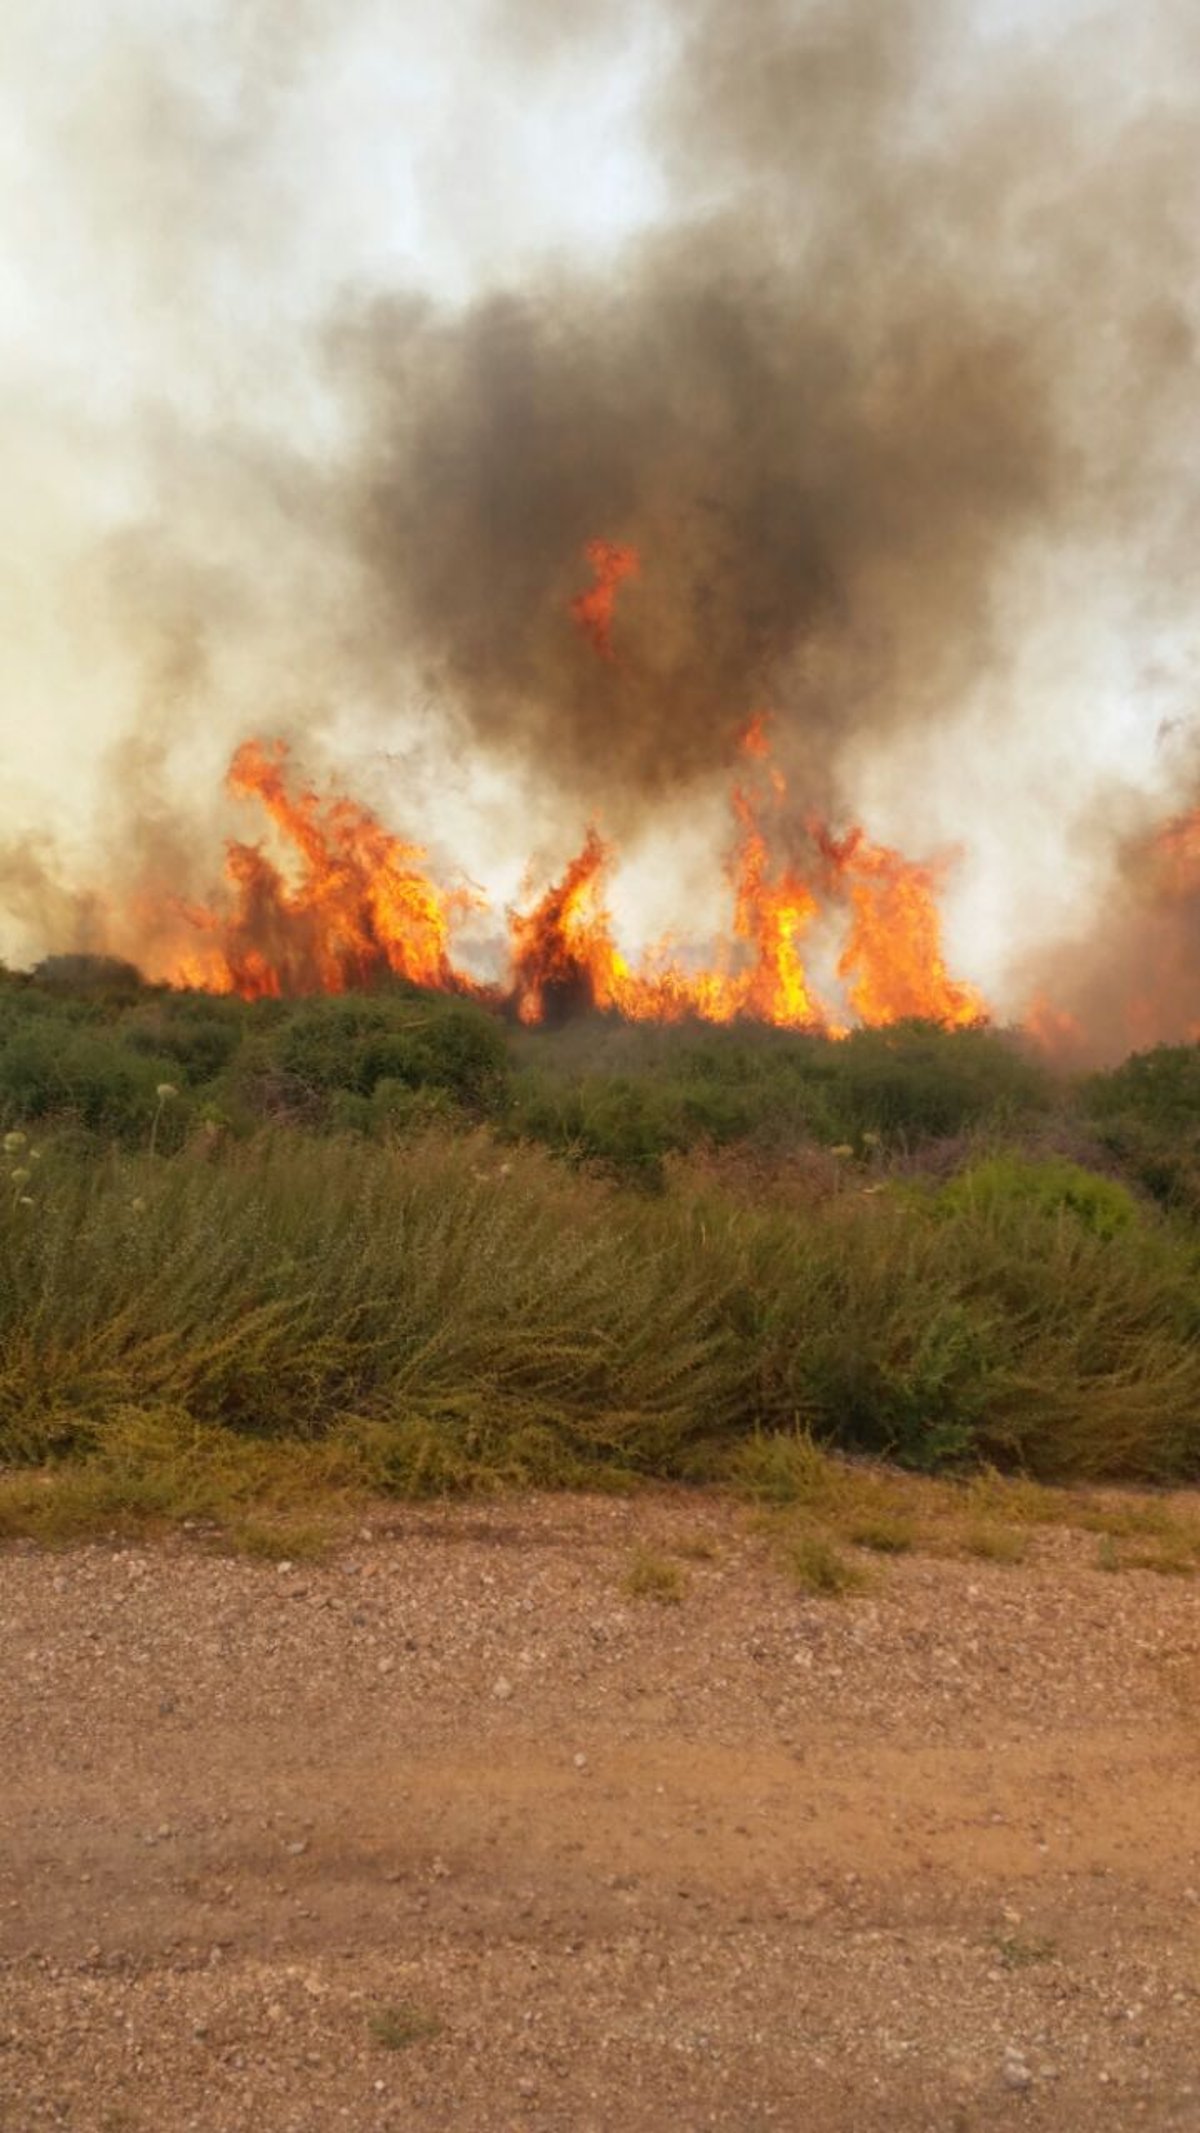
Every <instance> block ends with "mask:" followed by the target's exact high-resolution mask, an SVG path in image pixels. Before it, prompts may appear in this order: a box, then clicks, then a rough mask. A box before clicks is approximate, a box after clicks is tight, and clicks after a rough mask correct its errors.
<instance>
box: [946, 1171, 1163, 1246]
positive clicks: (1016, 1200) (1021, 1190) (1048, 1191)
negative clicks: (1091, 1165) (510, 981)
mask: <svg viewBox="0 0 1200 2133" xmlns="http://www.w3.org/2000/svg"><path fill="white" fill-rule="evenodd" d="M935 1204H936V1206H937V1208H938V1209H939V1211H940V1212H941V1213H942V1214H944V1215H951V1216H953V1215H961V1214H963V1213H965V1212H969V1211H972V1210H976V1211H978V1212H979V1213H981V1214H983V1215H984V1216H999V1217H1003V1216H1004V1215H1005V1214H1006V1213H1008V1212H1010V1211H1011V1212H1013V1213H1017V1214H1020V1213H1021V1212H1023V1211H1028V1212H1029V1213H1031V1214H1039V1213H1040V1214H1044V1215H1047V1216H1058V1215H1066V1216H1068V1217H1069V1218H1070V1219H1071V1220H1073V1221H1075V1222H1078V1223H1079V1224H1080V1226H1081V1227H1082V1228H1083V1229H1085V1230H1087V1232H1088V1233H1089V1235H1091V1236H1093V1237H1116V1236H1119V1234H1120V1232H1121V1231H1122V1230H1125V1229H1129V1228H1131V1227H1132V1226H1133V1225H1134V1224H1135V1223H1136V1222H1137V1221H1138V1220H1139V1209H1138V1205H1137V1202H1136V1200H1135V1199H1134V1198H1133V1195H1132V1193H1130V1192H1129V1191H1128V1190H1127V1188H1126V1187H1125V1186H1124V1185H1118V1184H1115V1183H1114V1182H1113V1180H1112V1179H1111V1178H1102V1177H1097V1175H1096V1173H1095V1172H1094V1171H1091V1170H1084V1169H1083V1167H1082V1165H1080V1164H1079V1163H1068V1162H1065V1161H1063V1160H1062V1159H1061V1158H1055V1157H1051V1158H1049V1159H1047V1160H1043V1161H1040V1162H1031V1161H1029V1160H1028V1159H1026V1158H1024V1157H1022V1156H1018V1155H1011V1154H1010V1155H996V1156H992V1157H990V1158H989V1159H988V1160H987V1161H986V1162H982V1163H975V1164H973V1165H972V1166H971V1168H970V1169H968V1170H964V1171H962V1172H960V1174H959V1175H958V1177H956V1178H954V1179H952V1180H951V1182H950V1183H949V1184H948V1185H944V1186H943V1187H942V1189H941V1191H940V1192H939V1193H938V1195H937V1199H936V1202H935Z"/></svg>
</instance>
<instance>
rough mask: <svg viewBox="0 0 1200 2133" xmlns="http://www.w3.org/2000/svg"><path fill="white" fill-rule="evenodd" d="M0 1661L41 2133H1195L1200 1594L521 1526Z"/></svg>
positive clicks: (191, 1599)
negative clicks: (651, 1585) (675, 1568)
mask: <svg viewBox="0 0 1200 2133" xmlns="http://www.w3.org/2000/svg"><path fill="white" fill-rule="evenodd" d="M639 1546H641V1547H650V1548H654V1549H656V1550H660V1551H664V1552H666V1553H670V1551H672V1550H677V1551H679V1553H678V1554H677V1555H676V1557H675V1559H676V1560H678V1561H679V1562H680V1565H681V1569H682V1573H683V1576H684V1580H685V1587H686V1589H685V1591H684V1595H683V1598H682V1600H681V1602H680V1603H679V1604H677V1605H668V1604H661V1603H660V1602H658V1601H656V1600H655V1599H654V1598H653V1597H644V1598H638V1597H634V1596H633V1595H632V1594H630V1593H629V1592H627V1591H626V1589H625V1585H624V1580H625V1576H626V1573H627V1570H628V1567H629V1563H630V1558H631V1551H632V1550H633V1549H635V1548H636V1547H639ZM0 1626H2V1631H3V1639H4V1652H5V1665H4V1668H3V1672H2V1675H0V1767H2V1775H3V1784H2V1786H0V2127H3V2128H4V2129H5V2133H25V2129H27V2128H28V2129H30V2133H33V2129H41V2128H48V2127H69V2128H72V2129H76V2133H118V2129H120V2133H135V2129H137V2133H143V2129H144V2133H151V2129H153V2133H176V2129H179V2133H184V2129H188V2133H193V2129H194V2133H337V2129H338V2128H339V2127H343V2126H344V2127H347V2128H352V2129H353V2133H401V2129H404V2133H409V2129H412V2128H425V2129H428V2133H451V2129H453V2133H475V2129H478V2133H492V2129H496V2133H500V2129H505V2133H507V2129H513V2133H516V2129H522V2133H526V2129H527V2133H550V2129H556V2133H558V2129H561V2133H568V2129H569V2133H609V2129H613V2128H620V2129H622V2133H641V2129H647V2133H649V2129H656V2133H657V2129H660V2128H661V2129H664V2133H666V2129H670V2133H675V2129H681V2133H683V2129H696V2133H699V2129H701V2128H710V2127H718V2128H722V2129H725V2133H756V2129H767V2128H772V2129H778V2128H795V2129H797V2133H800V2129H803V2133H832V2129H835V2128H836V2129H838V2133H842V2129H845V2133H874V2129H879V2133H882V2129H883V2128H887V2129H889V2133H906V2129H917V2128H922V2129H925V2128H928V2129H929V2133H934V2129H936V2133H973V2129H977V2128H978V2129H984V2128H993V2127H997V2128H998V2127H1004V2128H1008V2127H1020V2128H1031V2129H1032V2128H1051V2127H1052V2128H1055V2129H1056V2133H1072V2129H1075V2128H1080V2129H1083V2128H1086V2129H1088V2133H1103V2129H1105V2128H1111V2129H1112V2133H1126V2129H1128V2128H1138V2127H1146V2128H1162V2129H1166V2128H1200V1767H1198V1766H1200V1623H1198V1620H1197V1612H1196V1600H1195V1597H1194V1588H1193V1587H1192V1586H1191V1585H1190V1584H1189V1583H1187V1582H1186V1581H1180V1580H1175V1579H1167V1578H1160V1577H1155V1576H1153V1575H1151V1574H1149V1573H1147V1572H1130V1573H1123V1574H1121V1575H1119V1576H1114V1575H1109V1574H1105V1572H1104V1571H1103V1570H1102V1569H1100V1568H1098V1567H1096V1547H1095V1542H1094V1541H1093V1540H1087V1539H1084V1538H1082V1537H1072V1536H1069V1535H1064V1534H1050V1535H1048V1536H1042V1537H1040V1538H1039V1541H1038V1545H1037V1549H1036V1551H1035V1554H1034V1556H1033V1558H1032V1559H1031V1560H1030V1561H1029V1562H1028V1563H1026V1564H1024V1565H1022V1566H1019V1567H1001V1566H999V1565H992V1564H982V1563H974V1562H971V1563H963V1562H951V1561H939V1560H914V1559H906V1560H902V1561H897V1562H889V1563H887V1564H886V1565H881V1566H880V1568H879V1570H878V1571H877V1573H876V1574H875V1577H874V1582H873V1585H872V1588H871V1589H870V1590H869V1591H868V1592H867V1593H865V1594H863V1595H860V1596H855V1597H851V1598H846V1599H840V1600H819V1599H813V1598H811V1597H808V1596H806V1595H803V1594H800V1593H797V1591H796V1590H795V1589H794V1587H793V1586H791V1585H789V1583H788V1580H787V1578H786V1576H785V1575H784V1574H783V1572H782V1571H781V1570H780V1569H779V1568H778V1567H777V1565H776V1563H775V1562H774V1561H773V1560H772V1558H771V1555H770V1552H769V1550H768V1547H767V1545H766V1543H765V1541H764V1540H763V1539H762V1538H761V1537H760V1536H757V1535H756V1534H755V1533H754V1532H753V1531H752V1530H751V1529H750V1527H749V1525H748V1522H747V1521H746V1519H745V1517H744V1515H743V1514H742V1513H740V1512H738V1511H736V1510H735V1509H733V1508H731V1507H728V1506H725V1505H722V1504H720V1503H718V1502H714V1501H710V1500H706V1499H700V1500H696V1499H693V1498H685V1497H680V1496H670V1495H664V1496H655V1497H650V1498H642V1499H638V1500H636V1501H634V1502H611V1501H604V1500H581V1499H571V1498H565V1499H564V1498H553V1499H550V1498H547V1499H539V1500H521V1501H516V1502H504V1503H501V1504H497V1505H495V1506H493V1507H490V1508H487V1509H485V1510H482V1511H481V1510H479V1509H476V1508H472V1509H470V1510H463V1509H447V1510H437V1511H432V1512H431V1511H429V1510H425V1509H421V1510H417V1509H412V1510H407V1511H404V1512H401V1513H397V1514H396V1515H395V1516H394V1517H392V1516H389V1518H388V1520H387V1521H386V1522H384V1521H381V1520H379V1521H376V1523H375V1526H374V1529H373V1530H372V1531H371V1532H370V1533H369V1534H366V1533H364V1534H363V1535H362V1536H361V1537H360V1538H359V1539H358V1540H357V1541H356V1542H355V1543H354V1544H353V1545H352V1546H351V1547H349V1548H348V1549H345V1550H343V1551H342V1552H341V1553H339V1554H337V1555H336V1556H334V1557H333V1558H332V1559H331V1560H329V1561H327V1562H325V1563H323V1564H321V1565H319V1566H312V1565H309V1564H299V1563H297V1564H295V1565H292V1566H287V1565H284V1566H276V1565H275V1564H273V1563H257V1562H251V1561H245V1560H231V1559H228V1558H223V1557H220V1556H217V1555H214V1554H212V1553H210V1552H206V1550H205V1549H204V1547H203V1546H202V1545H200V1544H199V1542H198V1541H197V1540H196V1539H194V1538H193V1539H188V1538H186V1537H184V1538H182V1539H179V1540H177V1541H173V1542H171V1543H164V1544H162V1545H155V1546H139V1547H134V1548H128V1547H120V1546H117V1545H115V1544H110V1545H98V1544H97V1545H90V1546H87V1547H83V1548H78V1549H74V1550H71V1551H68V1552H65V1553H61V1554H45V1553H39V1552H37V1551H36V1550H33V1549H31V1548H24V1547H19V1548H15V1549H13V1548H10V1549H8V1550H7V1551H5V1552H4V1553H3V1554H0Z"/></svg>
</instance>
